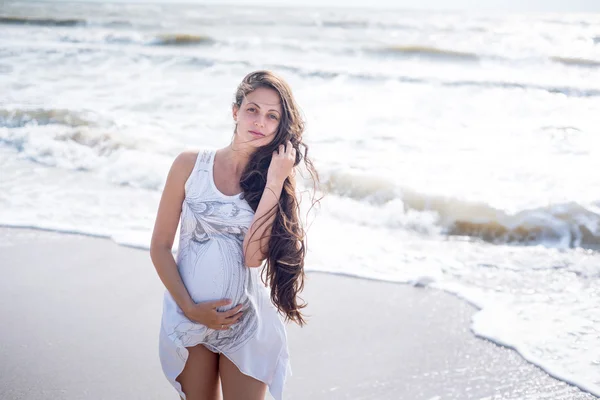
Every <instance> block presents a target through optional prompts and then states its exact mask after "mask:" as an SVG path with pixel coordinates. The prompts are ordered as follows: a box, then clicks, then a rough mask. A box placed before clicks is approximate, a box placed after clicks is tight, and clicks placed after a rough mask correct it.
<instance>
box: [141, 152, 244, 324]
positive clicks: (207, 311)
mask: <svg viewBox="0 0 600 400" xmlns="http://www.w3.org/2000/svg"><path fill="white" fill-rule="evenodd" d="M197 155H198V154H197V153H194V152H184V153H181V154H180V155H178V156H177V158H175V161H173V165H172V166H171V169H170V171H169V174H168V176H167V182H166V183H165V188H164V189H163V192H162V196H161V199H160V204H159V205H158V212H157V215H156V221H155V223H154V230H153V232H152V240H151V242H150V258H151V259H152V263H153V264H154V267H155V268H156V272H158V276H159V277H160V280H161V281H162V283H163V284H164V285H165V287H166V288H167V290H168V291H169V293H170V294H171V297H173V299H174V300H175V302H176V303H177V305H178V306H179V308H181V311H183V313H184V314H185V316H186V317H188V319H190V320H192V321H195V322H198V323H200V324H203V325H205V326H207V327H209V328H211V329H215V330H225V329H229V327H230V326H231V325H233V324H234V323H236V322H237V320H238V319H239V318H240V317H241V316H242V312H241V311H240V310H241V308H242V305H238V306H236V307H234V308H232V309H231V310H228V311H224V312H218V311H217V308H218V307H221V306H226V305H229V304H231V301H230V300H227V299H223V300H217V301H210V302H203V303H198V304H196V303H195V302H194V300H193V299H192V297H191V296H190V294H189V292H188V291H187V288H186V287H185V285H184V283H183V280H182V279H181V275H180V274H179V270H178V269H177V263H176V262H175V258H174V257H173V253H172V249H173V241H174V240H175V233H176V231H177V225H178V224H179V217H180V215H181V206H182V204H183V200H184V198H185V182H186V181H187V179H188V177H189V176H190V174H191V173H192V170H193V169H194V165H195V164H196V157H197Z"/></svg>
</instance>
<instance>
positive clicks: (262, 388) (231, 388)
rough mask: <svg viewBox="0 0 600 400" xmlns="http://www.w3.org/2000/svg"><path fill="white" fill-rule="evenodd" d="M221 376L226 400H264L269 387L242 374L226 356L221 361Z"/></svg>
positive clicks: (222, 356) (222, 355)
mask: <svg viewBox="0 0 600 400" xmlns="http://www.w3.org/2000/svg"><path fill="white" fill-rule="evenodd" d="M219 375H220V376H221V386H222V389H223V399H224V400H264V398H265V394H266V393H267V385H266V384H265V383H263V382H261V381H258V380H256V379H254V378H252V377H250V376H248V375H244V374H242V373H241V372H240V370H239V369H238V368H237V367H236V366H235V364H234V363H232V362H231V360H229V359H228V358H227V357H225V355H224V354H221V357H220V360H219Z"/></svg>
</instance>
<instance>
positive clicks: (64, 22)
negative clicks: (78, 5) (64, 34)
mask: <svg viewBox="0 0 600 400" xmlns="http://www.w3.org/2000/svg"><path fill="white" fill-rule="evenodd" d="M86 23H87V22H86V20H84V19H56V18H34V17H9V16H0V24H5V25H37V26H82V25H86Z"/></svg>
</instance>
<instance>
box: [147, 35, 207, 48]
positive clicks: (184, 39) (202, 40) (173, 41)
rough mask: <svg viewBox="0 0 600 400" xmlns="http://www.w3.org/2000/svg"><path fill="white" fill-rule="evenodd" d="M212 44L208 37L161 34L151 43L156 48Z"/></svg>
mask: <svg viewBox="0 0 600 400" xmlns="http://www.w3.org/2000/svg"><path fill="white" fill-rule="evenodd" d="M212 43H214V39H213V38H211V37H209V36H205V35H190V34H182V33H173V34H161V35H158V36H157V37H156V38H155V39H154V40H153V41H152V44H154V45H157V46H182V45H197V44H212Z"/></svg>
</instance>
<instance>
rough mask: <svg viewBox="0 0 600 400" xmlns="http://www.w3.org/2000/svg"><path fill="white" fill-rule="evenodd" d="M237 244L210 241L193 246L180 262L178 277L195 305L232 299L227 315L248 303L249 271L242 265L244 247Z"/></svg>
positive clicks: (222, 308) (192, 244) (227, 307)
mask: <svg viewBox="0 0 600 400" xmlns="http://www.w3.org/2000/svg"><path fill="white" fill-rule="evenodd" d="M235 245H236V243H227V242H224V243H219V242H217V241H210V242H207V243H203V244H200V245H199V244H196V243H190V246H189V248H188V250H187V251H186V253H185V255H184V256H183V257H181V259H180V260H179V262H178V268H179V273H180V275H181V278H182V280H183V283H184V285H185V287H186V288H187V290H188V292H189V294H190V296H191V297H192V299H193V300H194V301H195V302H196V303H200V302H205V301H215V300H221V299H230V300H231V301H232V303H231V305H229V306H225V307H221V308H219V310H220V311H224V310H227V309H230V308H233V307H235V306H236V305H237V304H241V303H243V302H245V301H246V300H247V297H248V296H247V295H248V294H247V293H246V288H247V283H248V275H249V271H248V269H247V268H246V267H245V266H243V264H242V257H241V248H240V249H238V247H241V246H239V245H238V246H235Z"/></svg>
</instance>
